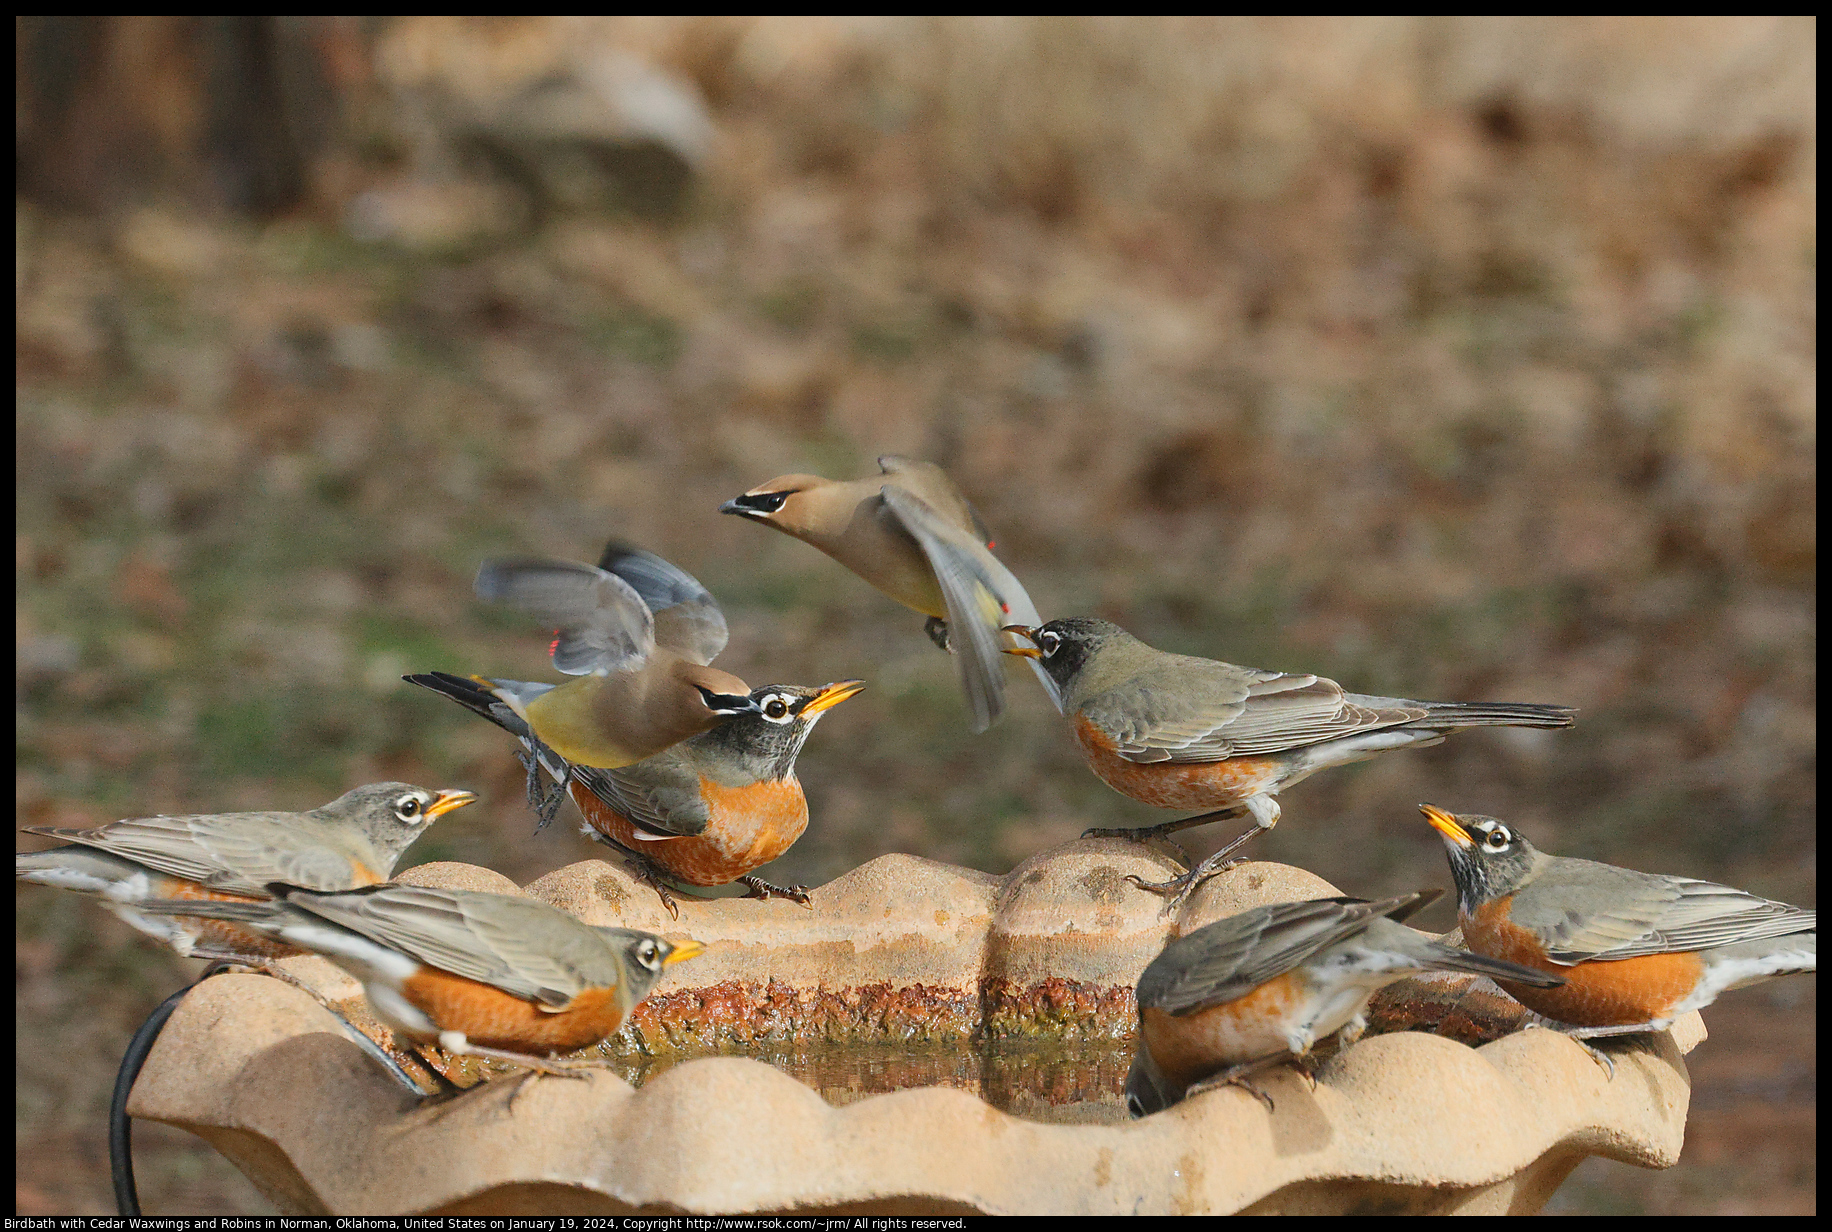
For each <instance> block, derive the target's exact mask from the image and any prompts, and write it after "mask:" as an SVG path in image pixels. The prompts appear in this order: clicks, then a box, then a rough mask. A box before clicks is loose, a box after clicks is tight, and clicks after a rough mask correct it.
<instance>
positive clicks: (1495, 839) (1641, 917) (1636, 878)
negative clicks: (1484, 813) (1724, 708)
mask: <svg viewBox="0 0 1832 1232" xmlns="http://www.w3.org/2000/svg"><path fill="white" fill-rule="evenodd" d="M1419 809H1420V811H1421V812H1423V813H1424V814H1425V818H1426V820H1428V821H1429V822H1431V824H1432V826H1433V827H1434V828H1436V830H1437V831H1438V833H1439V834H1440V835H1442V836H1443V839H1444V846H1445V848H1446V849H1447V850H1448V851H1449V853H1450V871H1451V875H1452V876H1453V877H1454V878H1455V879H1456V882H1457V910H1458V915H1459V916H1460V918H1461V920H1462V924H1463V943H1464V944H1465V945H1467V946H1469V948H1470V949H1472V950H1474V951H1476V952H1477V953H1479V954H1487V955H1490V956H1491V957H1494V958H1502V959H1507V960H1508V961H1510V962H1517V963H1523V964H1525V965H1526V966H1529V967H1533V968H1536V969H1538V970H1541V971H1547V972H1552V973H1555V974H1557V975H1561V976H1564V977H1565V982H1564V984H1563V985H1562V986H1560V987H1556V988H1550V989H1546V988H1538V987H1527V986H1516V985H1515V984H1513V983H1511V982H1510V981H1508V980H1502V981H1500V983H1501V986H1502V987H1503V988H1505V989H1507V991H1508V992H1509V994H1510V995H1512V996H1513V997H1514V998H1515V999H1516V1000H1517V1001H1519V1002H1520V1003H1521V1004H1522V1005H1524V1006H1526V1007H1527V1008H1528V1009H1530V1010H1532V1011H1533V1012H1534V1013H1536V1014H1539V1015H1542V1016H1543V1017H1545V1018H1547V1019H1550V1020H1552V1021H1553V1022H1555V1023H1557V1024H1559V1030H1561V1031H1563V1032H1564V1033H1565V1034H1567V1035H1570V1036H1572V1037H1574V1038H1577V1039H1580V1040H1581V1039H1585V1038H1590V1037H1594V1036H1604V1035H1629V1034H1635V1033H1638V1032H1643V1031H1664V1030H1666V1029H1667V1028H1668V1027H1669V1026H1671V1025H1672V1024H1673V1020H1674V1019H1676V1018H1678V1017H1679V1016H1680V1015H1682V1014H1685V1013H1688V1012H1690V1011H1692V1010H1697V1009H1703V1008H1704V1007H1705V1006H1707V1005H1710V1004H1711V1003H1712V1002H1713V1001H1715V1000H1717V998H1718V994H1719V993H1722V992H1724V991H1726V990H1728V989H1731V988H1741V987H1743V986H1744V985H1745V984H1753V983H1756V982H1757V981H1759V980H1765V979H1770V978H1773V977H1775V976H1782V975H1795V974H1799V973H1802V972H1807V971H1814V970H1817V969H1818V958H1817V955H1818V942H1817V937H1818V932H1817V924H1816V915H1817V913H1815V912H1813V911H1809V910H1805V909H1803V908H1800V907H1790V906H1789V905H1788V904H1786V903H1777V902H1772V901H1770V900H1769V899H1766V898H1757V897H1756V896H1755V895H1754V894H1746V893H1744V892H1743V891H1742V890H1733V889H1731V888H1730V887H1729V886H1721V885H1714V884H1713V883H1711V882H1709V881H1694V880H1693V879H1692V878H1690V877H1667V876H1662V875H1660V874H1658V873H1638V872H1635V871H1634V870H1633V869H1627V868H1617V867H1616V866H1614V865H1612V864H1599V863H1597V862H1596V861H1594V860H1574V859H1570V858H1568V857H1565V856H1549V855H1547V854H1546V853H1544V852H1543V851H1540V850H1538V849H1537V848H1535V847H1534V846H1533V844H1531V843H1529V842H1528V841H1527V840H1526V839H1525V838H1524V837H1523V836H1522V835H1521V834H1520V832H1519V831H1517V830H1515V829H1514V828H1513V827H1511V826H1509V825H1506V824H1504V823H1503V822H1500V821H1497V820H1495V819H1494V818H1493V817H1478V816H1458V815H1457V814H1454V813H1449V812H1446V811H1445V810H1443V809H1441V808H1437V807H1436V806H1434V805H1430V804H1421V805H1420V806H1419ZM1591 1055H1592V1056H1594V1057H1596V1058H1597V1059H1598V1060H1599V1061H1600V1062H1602V1063H1603V1064H1604V1067H1605V1068H1606V1069H1607V1068H1610V1066H1609V1064H1608V1060H1607V1058H1605V1057H1603V1055H1602V1054H1601V1053H1597V1052H1594V1051H1593V1052H1592V1053H1591Z"/></svg>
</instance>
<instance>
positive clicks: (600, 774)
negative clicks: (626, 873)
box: [573, 745, 712, 837]
mask: <svg viewBox="0 0 1832 1232" xmlns="http://www.w3.org/2000/svg"><path fill="white" fill-rule="evenodd" d="M573 782H575V783H579V784H582V785H583V786H584V787H585V789H586V790H587V791H589V792H591V793H592V795H594V796H596V797H598V799H600V800H602V801H603V802H604V803H605V804H606V805H608V806H610V807H611V808H613V809H615V810H616V811H617V812H618V813H620V814H622V815H623V816H624V817H625V818H626V819H627V820H629V821H630V823H631V824H633V825H634V826H636V828H637V829H639V830H648V831H650V832H652V833H655V834H664V835H679V836H682V837H691V836H692V835H695V834H703V833H705V832H706V826H707V824H708V823H709V822H710V821H711V820H712V814H711V812H710V811H709V810H708V809H707V807H706V800H705V798H704V797H703V796H701V794H700V775H699V772H698V771H697V770H695V769H694V767H693V765H692V763H691V762H690V761H689V760H688V759H687V758H686V757H685V756H683V755H682V754H681V753H680V751H679V746H678V745H677V746H675V747H674V748H671V749H663V750H662V751H661V752H660V753H657V754H656V755H655V756H653V757H647V758H644V759H643V760H642V761H639V762H636V763H634V764H632V765H628V766H620V767H618V768H617V769H615V770H604V769H600V768H598V767H596V766H574V767H573Z"/></svg>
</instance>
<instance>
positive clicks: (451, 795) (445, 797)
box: [426, 787, 477, 817]
mask: <svg viewBox="0 0 1832 1232" xmlns="http://www.w3.org/2000/svg"><path fill="white" fill-rule="evenodd" d="M476 799H477V793H476V792H471V791H458V790H457V789H455V788H451V787H448V788H446V789H445V790H443V791H441V792H440V793H439V796H438V798H437V799H436V800H434V801H433V802H432V803H431V804H429V805H427V806H426V815H427V816H428V817H438V816H440V815H441V814H444V813H449V812H451V811H452V810H453V809H461V808H463V807H464V806H465V805H467V804H470V803H472V802H473V801H475V800H476Z"/></svg>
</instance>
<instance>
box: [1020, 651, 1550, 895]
mask: <svg viewBox="0 0 1832 1232" xmlns="http://www.w3.org/2000/svg"><path fill="white" fill-rule="evenodd" d="M1006 632H1008V633H1015V634H1018V635H1019V636H1021V637H1023V638H1025V639H1026V640H1027V641H1028V642H1030V645H1028V646H1013V647H1007V649H1006V653H1007V654H1015V655H1024V656H1026V657H1028V658H1031V659H1032V660H1034V661H1036V662H1038V663H1040V664H1041V665H1042V667H1043V670H1044V671H1046V672H1047V673H1049V675H1050V676H1051V678H1052V679H1053V680H1054V681H1055V683H1056V686H1057V688H1058V689H1059V690H1060V692H1061V695H1062V709H1063V713H1064V714H1066V715H1067V716H1068V718H1069V721H1070V723H1071V724H1073V726H1074V729H1075V739H1076V741H1077V742H1078V743H1079V744H1080V745H1081V751H1082V755H1083V757H1085V758H1086V759H1087V762H1088V765H1089V766H1090V767H1091V768H1092V769H1093V771H1094V773H1096V774H1098V775H1099V776H1100V777H1101V778H1102V779H1103V780H1104V781H1105V782H1106V784H1107V785H1108V786H1109V787H1111V788H1113V789H1114V790H1115V791H1118V792H1119V793H1120V794H1122V795H1126V796H1131V797H1132V798H1133V799H1134V800H1138V801H1141V802H1143V803H1145V804H1151V805H1155V806H1157V807H1158V808H1174V809H1206V810H1209V811H1208V812H1204V813H1202V814H1200V815H1198V816H1195V817H1185V818H1182V819H1180V820H1178V821H1171V822H1166V823H1164V824H1163V825H1158V826H1151V827H1147V828H1143V829H1122V830H1090V831H1088V834H1089V835H1098V836H1101V837H1109V838H1111V837H1128V838H1137V839H1147V838H1152V837H1156V836H1159V835H1166V834H1171V833H1173V832H1175V831H1177V830H1181V829H1184V828H1185V827H1188V826H1194V825H1200V824H1202V823H1204V822H1210V821H1220V820H1223V819H1225V818H1230V817H1241V816H1251V817H1252V818H1253V821H1254V823H1255V828H1254V829H1252V830H1249V831H1247V833H1245V834H1243V835H1241V837H1240V838H1238V839H1236V840H1235V841H1233V842H1232V843H1229V844H1228V845H1227V846H1226V847H1224V848H1222V849H1221V850H1220V851H1218V852H1216V853H1215V854H1214V855H1212V856H1210V857H1209V858H1208V859H1207V860H1204V861H1203V862H1202V863H1201V864H1200V865H1198V866H1197V867H1195V868H1193V869H1191V870H1190V871H1189V872H1188V873H1186V874H1184V875H1183V876H1181V877H1176V878H1172V879H1171V880H1170V881H1167V882H1164V883H1162V884H1161V885H1147V884H1146V883H1144V882H1137V884H1139V885H1141V886H1143V887H1144V888H1146V889H1149V890H1154V891H1157V892H1159V893H1166V894H1171V895H1172V898H1171V904H1174V903H1175V902H1177V901H1179V900H1180V899H1181V898H1182V897H1183V896H1185V895H1187V894H1188V893H1189V892H1190V891H1191V890H1193V889H1194V888H1195V887H1196V886H1197V885H1198V884H1200V883H1201V882H1202V881H1203V879H1204V878H1206V877H1208V876H1209V875H1210V874H1211V873H1212V872H1214V871H1215V870H1217V869H1218V868H1219V867H1221V866H1222V864H1223V863H1224V862H1225V861H1226V860H1227V859H1228V857H1229V856H1231V855H1233V854H1234V852H1235V851H1236V850H1238V849H1239V848H1240V847H1241V845H1242V844H1244V843H1245V842H1246V841H1247V840H1248V839H1250V838H1252V837H1253V836H1254V835H1255V834H1257V833H1259V832H1260V831H1261V830H1270V829H1271V828H1272V827H1273V826H1275V825H1277V824H1278V820H1279V803H1278V800H1277V799H1275V798H1274V797H1276V796H1277V794H1278V793H1279V792H1281V791H1283V790H1284V789H1285V788H1287V787H1289V786H1291V785H1292V784H1293V783H1296V782H1299V781H1300V780H1302V779H1305V778H1308V777H1309V776H1310V775H1312V774H1315V773H1316V772H1317V771H1319V770H1323V769H1327V768H1328V767H1330V766H1341V765H1346V764H1348V763H1350V762H1357V761H1364V760H1366V759H1367V758H1370V757H1372V756H1374V755H1375V754H1377V753H1383V752H1385V751H1387V750H1388V749H1404V748H1422V747H1426V746H1429V745H1433V744H1437V743H1438V742H1439V741H1441V740H1443V739H1444V737H1445V736H1447V735H1449V734H1450V733H1451V732H1454V731H1457V730H1459V729H1461V728H1465V727H1488V726H1506V727H1569V726H1571V723H1572V711H1571V709H1570V707H1567V706H1539V705H1528V704H1522V703H1514V702H1421V701H1410V700H1408V699H1405V698H1399V697H1365V696H1363V695H1361V694H1359V693H1346V692H1344V691H1343V689H1342V686H1341V685H1339V684H1337V683H1336V682H1335V681H1333V680H1325V679H1324V678H1323V677H1321V676H1312V675H1307V674H1304V673H1301V672H1299V673H1292V672H1272V671H1262V670H1260V669H1258V668H1252V667H1236V666H1235V665H1234V664H1232V663H1222V662H1219V661H1217V660H1214V659H1198V658H1193V657H1191V656H1189V655H1178V654H1166V653H1165V652H1163V651H1161V650H1154V649H1153V648H1152V647H1150V646H1147V645H1146V644H1145V643H1144V642H1141V641H1140V640H1139V639H1138V638H1136V637H1133V636H1132V635H1131V634H1130V633H1128V632H1126V631H1125V630H1124V629H1122V628H1120V627H1119V626H1118V625H1115V624H1110V623H1108V622H1107V621H1105V620H1094V619H1090V618H1088V617H1075V618H1073V619H1069V620H1052V621H1050V622H1049V623H1048V624H1046V625H1041V626H1037V627H1031V626H1025V625H1011V626H1008V627H1007V628H1006ZM1135 880H1136V879H1135ZM1169 905H1170V904H1167V907H1168V906H1169Z"/></svg>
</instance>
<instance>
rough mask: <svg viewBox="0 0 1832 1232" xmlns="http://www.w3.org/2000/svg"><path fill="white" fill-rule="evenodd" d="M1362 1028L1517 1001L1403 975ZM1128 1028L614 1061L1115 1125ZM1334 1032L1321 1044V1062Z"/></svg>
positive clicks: (641, 1078)
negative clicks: (939, 1096) (692, 1066)
mask: <svg viewBox="0 0 1832 1232" xmlns="http://www.w3.org/2000/svg"><path fill="white" fill-rule="evenodd" d="M1368 1019H1369V1022H1368V1031H1367V1035H1368V1036H1370V1037H1371V1036H1375V1035H1381V1034H1386V1033H1389V1032H1394V1031H1430V1032H1433V1033H1435V1034H1440V1035H1443V1036H1445V1037H1446V1038H1450V1039H1455V1040H1458V1041H1459V1042H1461V1043H1465V1044H1470V1045H1472V1046H1473V1045H1480V1044H1484V1043H1487V1042H1489V1041H1491V1040H1496V1039H1500V1038H1501V1037H1502V1036H1503V1035H1506V1034H1508V1033H1509V1032H1511V1031H1515V1030H1518V1029H1520V1026H1521V1021H1522V1012H1521V1009H1520V1006H1519V1005H1518V1004H1516V1003H1515V1002H1513V1001H1512V1000H1510V999H1508V998H1506V997H1504V996H1502V995H1501V993H1500V991H1499V990H1498V989H1496V988H1495V987H1494V986H1493V985H1492V984H1489V983H1488V982H1487V981H1485V980H1484V981H1472V980H1471V979H1469V978H1468V977H1466V976H1450V977H1435V978H1429V979H1426V980H1403V981H1400V982H1399V983H1397V984H1393V985H1390V986H1389V987H1387V988H1386V989H1383V990H1382V991H1381V992H1380V993H1379V994H1377V995H1376V997H1375V999H1374V1000H1373V1001H1372V1002H1371V1003H1370V1005H1369V1008H1368ZM1133 1048H1134V1043H1133V1040H1132V1039H1131V1038H1130V1037H1126V1038H1120V1039H1113V1038H1102V1037H1095V1038H1067V1039H1065V1038H1060V1037H1052V1036H1049V1035H1047V1034H1029V1035H1024V1036H1018V1037H1012V1038H1002V1039H993V1040H961V1041H960V1042H959V1043H942V1042H935V1041H928V1040H919V1041H901V1040H865V1041H859V1040H848V1041H843V1042H827V1041H810V1042H784V1041H760V1042H757V1043H754V1044H751V1045H749V1046H746V1047H744V1048H735V1047H729V1046H728V1047H725V1048H721V1049H717V1050H692V1049H686V1050H679V1051H671V1052H667V1053H664V1054H662V1055H654V1056H651V1055H643V1054H641V1053H638V1052H631V1051H624V1052H622V1053H620V1054H619V1055H615V1056H612V1057H609V1058H607V1061H608V1064H609V1065H610V1066H611V1068H612V1070H613V1071H614V1072H616V1073H617V1074H619V1075H620V1076H621V1077H622V1078H624V1079H625V1081H627V1082H629V1083H631V1084H632V1085H634V1086H642V1085H643V1084H644V1083H646V1082H648V1081H650V1080H651V1079H653V1078H655V1077H656V1076H658V1075H660V1074H663V1073H666V1072H667V1071H668V1070H669V1069H672V1068H673V1067H674V1066H676V1065H680V1064H682V1063H684V1062H687V1061H692V1060H698V1059H700V1058H701V1057H707V1056H743V1057H747V1058H749V1059H751V1060H753V1061H762V1062H763V1063H765V1064H766V1065H772V1066H775V1067H776V1068H777V1069H779V1070H781V1071H782V1072H783V1073H785V1074H788V1075H789V1076H790V1077H792V1078H794V1079H796V1080H797V1081H798V1082H801V1083H803V1084H805V1085H806V1086H809V1087H811V1088H813V1089H814V1090H815V1091H817V1092H819V1093H820V1096H821V1098H822V1099H824V1100H826V1101H827V1102H828V1103H829V1104H833V1105H835V1106H836V1107H837V1106H841V1105H844V1104H850V1103H856V1102H857V1101H859V1100H862V1099H866V1098H868V1097H870V1096H873V1095H882V1094H885V1093H887V1092H890V1091H902V1090H908V1089H912V1088H920V1087H937V1086H940V1087H953V1088H955V1089H956V1090H961V1091H966V1092H968V1093H970V1094H972V1095H976V1096H978V1097H980V1098H981V1099H984V1100H985V1101H986V1102H987V1103H989V1104H991V1105H992V1106H993V1107H995V1108H998V1109H1000V1110H1001V1111H1003V1112H1009V1113H1011V1114H1012V1115H1013V1116H1018V1117H1023V1118H1024V1119H1025V1120H1029V1121H1039V1122H1045V1123H1050V1124H1059V1125H1117V1124H1122V1123H1124V1122H1125V1121H1126V1119H1127V1117H1126V1105H1125V1084H1126V1072H1127V1070H1128V1068H1129V1067H1130V1066H1131V1064H1132V1055H1133ZM1334 1051H1335V1044H1334V1041H1333V1040H1326V1041H1324V1042H1322V1043H1320V1044H1319V1045H1318V1048H1317V1052H1316V1057H1315V1060H1316V1061H1317V1062H1318V1063H1321V1062H1323V1061H1326V1060H1327V1059H1328V1058H1329V1056H1330V1055H1331V1054H1332V1053H1333V1052H1334Z"/></svg>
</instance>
